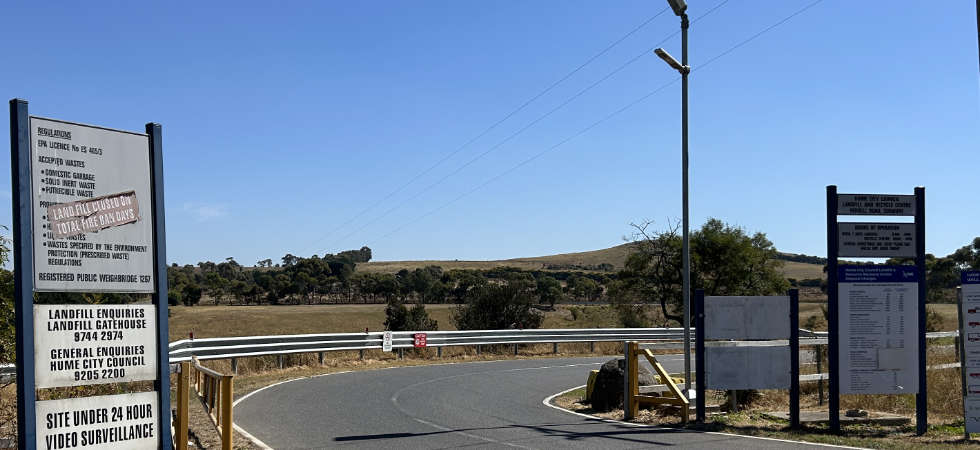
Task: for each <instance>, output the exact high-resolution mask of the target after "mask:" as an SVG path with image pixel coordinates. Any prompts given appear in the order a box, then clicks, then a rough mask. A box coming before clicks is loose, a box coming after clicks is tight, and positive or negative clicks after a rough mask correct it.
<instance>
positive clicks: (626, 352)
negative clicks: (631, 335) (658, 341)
mask: <svg viewBox="0 0 980 450" xmlns="http://www.w3.org/2000/svg"><path fill="white" fill-rule="evenodd" d="M630 356H632V355H630V344H629V342H627V341H623V360H624V361H626V364H624V366H623V420H630V419H632V418H633V416H631V415H630V360H631V359H632V358H630Z"/></svg>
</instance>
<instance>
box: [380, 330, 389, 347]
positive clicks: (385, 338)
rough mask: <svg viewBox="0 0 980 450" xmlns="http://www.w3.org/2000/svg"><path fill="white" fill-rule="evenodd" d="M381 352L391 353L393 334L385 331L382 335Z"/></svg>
mask: <svg viewBox="0 0 980 450" xmlns="http://www.w3.org/2000/svg"><path fill="white" fill-rule="evenodd" d="M381 351H383V352H390V351H391V332H390V331H385V332H384V334H383V335H381Z"/></svg>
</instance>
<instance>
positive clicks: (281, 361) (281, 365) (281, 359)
mask: <svg viewBox="0 0 980 450" xmlns="http://www.w3.org/2000/svg"><path fill="white" fill-rule="evenodd" d="M278 359H279V369H280V370H282V369H284V368H286V358H284V357H283V355H279V356H278Z"/></svg>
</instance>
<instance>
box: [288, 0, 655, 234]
mask: <svg viewBox="0 0 980 450" xmlns="http://www.w3.org/2000/svg"><path fill="white" fill-rule="evenodd" d="M668 9H670V8H669V7H665V8H664V9H661V10H660V11H659V12H657V13H656V14H654V15H652V16H650V17H649V18H647V19H646V20H645V21H643V23H641V24H639V25H637V26H636V27H634V28H633V29H632V30H630V31H629V32H627V33H626V34H624V35H622V36H620V37H619V39H616V40H615V41H613V42H612V43H610V44H609V45H607V46H606V47H605V48H603V49H602V50H600V51H599V52H598V53H596V54H594V55H592V56H591V57H590V58H589V59H587V60H585V62H583V63H582V64H579V66H578V67H576V68H574V69H572V71H570V72H568V73H566V74H565V75H564V76H562V77H561V78H559V79H557V80H555V81H554V82H553V83H551V84H550V85H548V87H546V88H544V89H543V90H541V92H538V93H537V94H535V95H534V96H533V97H531V98H529V99H528V100H527V101H525V102H524V103H522V104H521V105H520V106H518V107H517V108H515V109H514V110H512V111H510V112H509V113H507V115H505V116H504V117H502V118H500V119H499V120H497V121H496V122H494V123H493V124H491V125H490V126H488V127H487V128H486V129H484V130H483V131H482V132H480V133H479V134H477V135H476V136H474V137H472V138H470V139H469V140H468V141H466V142H465V143H463V145H460V146H459V147H457V148H456V149H455V150H453V151H452V152H449V153H448V154H446V155H445V156H443V157H442V158H441V159H439V160H438V161H436V162H435V164H432V165H431V166H429V167H428V168H427V169H425V170H423V171H421V172H419V173H417V174H416V175H415V176H413V177H412V178H410V179H409V180H408V181H406V182H405V183H403V184H402V185H401V186H399V187H397V188H396V189H395V190H393V191H391V192H389V193H388V194H387V195H385V196H384V197H382V198H381V199H379V200H377V201H375V202H374V203H372V204H371V205H369V206H368V207H367V208H364V209H363V210H361V211H360V212H359V213H357V214H355V215H354V216H353V217H351V218H350V219H347V221H345V222H343V223H341V224H340V225H338V226H337V227H336V228H334V229H332V230H331V231H329V232H328V233H327V234H326V235H324V236H322V237H320V238H319V239H317V240H316V241H315V242H313V243H312V244H310V245H309V246H308V247H307V248H306V249H304V252H305V251H306V250H309V249H311V248H313V247H315V246H316V245H317V244H319V243H320V242H322V241H323V240H324V239H326V238H327V237H329V236H330V235H332V234H334V233H336V232H337V231H339V230H341V229H342V228H344V227H345V226H347V225H349V224H350V223H351V222H353V221H354V220H357V218H359V217H361V216H363V215H364V214H366V213H367V212H368V211H371V210H372V209H374V208H376V207H377V206H378V205H380V204H382V203H384V202H385V201H387V200H388V199H390V198H392V197H394V196H395V195H397V194H398V193H399V192H401V191H403V190H404V189H405V188H407V187H408V186H410V185H411V184H412V183H414V182H415V181H416V180H418V179H419V178H421V177H423V176H425V175H426V174H428V173H429V172H431V171H432V170H434V169H435V168H436V167H439V166H440V165H442V163H444V162H446V161H448V160H449V159H450V158H452V157H453V156H456V155H457V154H458V153H459V152H461V151H463V150H464V149H466V148H468V147H469V146H470V145H471V144H473V143H474V142H476V141H478V140H479V139H480V138H482V137H484V136H486V135H487V134H488V133H490V132H491V131H493V130H494V129H496V128H497V127H498V126H499V125H500V124H502V123H504V122H506V121H507V120H508V119H510V118H511V117H513V116H514V115H515V114H517V113H519V112H521V111H523V110H524V108H527V107H528V105H530V104H531V103H534V102H535V101H536V100H538V99H539V98H541V97H543V96H544V95H545V94H547V93H549V92H551V91H552V90H553V89H554V88H556V87H558V85H560V84H562V83H563V82H565V80H568V79H569V78H571V77H572V76H573V75H575V74H576V73H578V72H579V71H581V70H582V69H584V68H585V67H586V66H588V65H589V64H592V62H593V61H595V60H596V59H598V58H599V57H601V56H602V55H605V54H606V53H608V52H609V50H612V49H613V48H614V47H616V46H617V45H619V44H620V43H622V42H623V41H624V40H626V39H627V38H629V37H630V36H632V35H633V34H635V33H636V32H637V31H640V30H641V29H643V28H644V27H646V26H647V25H648V24H649V23H650V22H653V20H654V19H656V18H657V17H660V16H661V15H663V14H664V13H665V12H667V10H668ZM358 231H359V230H358ZM346 237H349V236H345V237H344V239H346Z"/></svg>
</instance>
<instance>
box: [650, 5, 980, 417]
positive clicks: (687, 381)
mask: <svg viewBox="0 0 980 450" xmlns="http://www.w3.org/2000/svg"><path fill="white" fill-rule="evenodd" d="M978 1H980V0H978ZM667 3H668V4H670V7H671V9H673V10H674V14H676V15H677V16H678V17H680V18H681V62H677V60H676V59H674V57H673V56H670V54H668V53H667V52H666V51H664V49H662V48H658V49H656V50H654V53H656V54H657V56H659V57H660V59H662V60H664V62H666V63H667V64H668V65H669V66H670V67H673V68H674V70H677V71H678V72H680V74H681V179H682V180H683V181H682V189H681V190H682V192H683V194H682V198H683V200H682V203H683V219H682V220H683V227H684V230H683V241H682V243H681V260H682V261H683V265H684V268H683V270H684V271H683V274H682V275H683V278H684V280H683V298H684V392H685V393H686V394H685V395H688V398H690V394H689V393H690V392H691V242H690V229H691V224H690V214H689V209H690V208H689V205H688V203H689V202H688V199H689V195H688V186H689V183H688V159H687V76H688V74H690V73H691V66H689V65H687V29H688V27H689V26H690V25H691V23H690V22H689V21H688V20H687V3H686V2H685V1H684V0H667ZM698 381H701V380H698Z"/></svg>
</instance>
